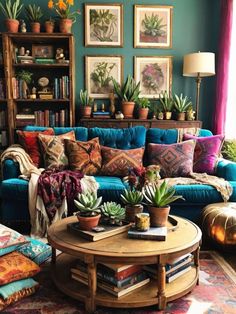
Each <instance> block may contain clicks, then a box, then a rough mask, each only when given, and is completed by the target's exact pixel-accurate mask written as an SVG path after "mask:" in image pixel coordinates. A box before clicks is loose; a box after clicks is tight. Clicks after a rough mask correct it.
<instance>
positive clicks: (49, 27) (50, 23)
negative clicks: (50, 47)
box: [44, 17, 55, 34]
mask: <svg viewBox="0 0 236 314" xmlns="http://www.w3.org/2000/svg"><path fill="white" fill-rule="evenodd" d="M44 27H45V32H46V33H48V34H49V33H53V32H54V27H55V20H54V19H52V18H51V17H50V18H49V20H47V21H45V22H44Z"/></svg>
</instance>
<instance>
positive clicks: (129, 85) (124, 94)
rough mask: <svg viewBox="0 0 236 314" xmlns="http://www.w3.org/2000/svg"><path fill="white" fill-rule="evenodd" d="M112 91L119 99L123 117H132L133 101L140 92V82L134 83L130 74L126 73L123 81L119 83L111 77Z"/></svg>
mask: <svg viewBox="0 0 236 314" xmlns="http://www.w3.org/2000/svg"><path fill="white" fill-rule="evenodd" d="M112 81H113V85H114V91H115V93H116V95H117V96H118V98H119V99H120V101H121V105H122V112H123V114H124V117H125V118H132V117H133V111H134V106H135V102H136V101H137V100H138V96H139V94H140V82H138V83H136V82H135V80H134V78H133V77H132V76H131V75H128V77H127V79H126V81H125V83H124V84H123V85H121V86H120V85H119V84H118V83H117V82H116V80H115V79H112Z"/></svg>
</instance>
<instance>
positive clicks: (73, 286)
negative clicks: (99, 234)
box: [48, 216, 202, 313]
mask: <svg viewBox="0 0 236 314" xmlns="http://www.w3.org/2000/svg"><path fill="white" fill-rule="evenodd" d="M173 217H174V218H175V219H176V220H177V221H178V228H177V229H176V230H174V231H171V232H169V233H168V235H167V239H166V241H150V240H139V239H129V238H128V237H127V231H126V232H124V233H121V234H118V235H114V236H111V237H109V238H106V239H102V240H99V241H97V242H90V241H88V240H85V239H83V238H81V237H79V236H77V235H75V234H73V233H71V232H69V231H68V230H67V224H68V223H72V222H75V221H76V217H69V218H65V219H63V220H61V221H59V222H57V223H55V224H53V225H51V226H50V228H49V230H48V241H49V243H50V244H51V245H52V248H53V258H52V276H53V280H54V282H55V284H56V286H57V287H58V288H59V289H60V290H61V291H63V292H64V293H65V294H67V295H69V296H71V297H72V298H75V299H78V300H80V301H82V302H84V303H85V307H86V310H87V312H89V313H93V312H94V311H95V309H96V306H97V305H100V306H106V307H117V308H128V307H129V308H135V307H143V306H150V305H154V304H158V308H159V309H160V310H161V309H164V308H165V307H166V302H168V301H172V300H175V299H177V298H179V297H181V296H183V295H185V294H187V293H188V292H190V291H191V290H192V289H193V287H195V285H196V284H198V277H199V249H200V243H201V236H202V233H201V230H200V229H199V228H198V226H196V225H195V224H194V223H193V222H191V221H189V220H186V219H183V218H180V217H176V216H173ZM56 249H58V250H60V251H62V252H63V254H60V255H58V256H56ZM190 252H192V253H193V255H194V265H193V266H192V267H191V270H189V271H188V272H186V273H185V274H183V275H182V276H180V277H179V278H177V279H175V280H174V281H173V282H171V283H166V282H165V277H166V276H165V275H166V274H165V265H166V263H168V261H169V260H170V259H173V258H177V257H180V256H182V255H184V254H186V253H190ZM78 258H80V259H82V260H83V261H84V262H85V263H86V264H87V269H88V282H89V285H88V287H87V286H85V285H84V284H82V283H79V282H78V281H75V280H73V279H71V273H70V268H71V265H72V263H75V260H76V259H78ZM99 262H100V263H119V264H128V265H129V264H143V265H146V264H156V265H157V270H158V279H157V280H154V279H151V281H150V283H148V284H147V285H145V286H143V287H140V288H138V289H136V290H134V291H133V292H131V293H130V294H127V295H125V296H123V297H120V298H116V297H115V296H113V295H111V294H109V293H107V292H105V291H103V290H100V289H99V288H98V289H97V275H96V264H97V263H99Z"/></svg>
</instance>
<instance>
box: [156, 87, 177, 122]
mask: <svg viewBox="0 0 236 314" xmlns="http://www.w3.org/2000/svg"><path fill="white" fill-rule="evenodd" d="M159 99H160V103H161V106H162V110H163V112H164V114H165V119H166V120H170V119H171V117H172V109H173V105H174V101H173V98H172V97H170V96H169V95H168V93H167V91H166V90H165V91H164V92H161V93H160V94H159Z"/></svg>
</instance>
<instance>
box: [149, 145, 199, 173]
mask: <svg viewBox="0 0 236 314" xmlns="http://www.w3.org/2000/svg"><path fill="white" fill-rule="evenodd" d="M194 147H195V141H194V140H190V141H186V142H182V143H175V144H170V145H165V144H153V143H150V144H148V162H149V164H157V165H160V167H161V171H160V174H161V177H162V178H168V177H169V178H171V177H186V176H188V175H189V174H190V173H191V172H192V171H193V154H194Z"/></svg>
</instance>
